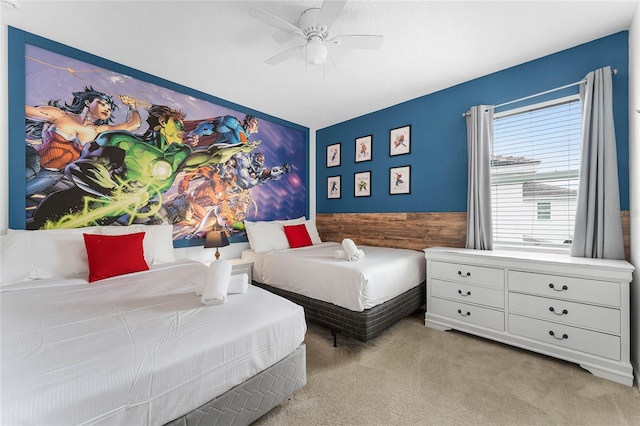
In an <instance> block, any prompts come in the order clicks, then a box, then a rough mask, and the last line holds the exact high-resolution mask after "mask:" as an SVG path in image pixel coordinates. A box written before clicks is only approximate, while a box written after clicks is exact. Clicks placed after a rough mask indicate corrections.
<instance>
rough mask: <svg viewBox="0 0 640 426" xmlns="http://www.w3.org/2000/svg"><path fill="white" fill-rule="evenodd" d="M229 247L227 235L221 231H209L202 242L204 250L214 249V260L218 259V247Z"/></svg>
mask: <svg viewBox="0 0 640 426" xmlns="http://www.w3.org/2000/svg"><path fill="white" fill-rule="evenodd" d="M228 245H229V240H228V239H227V234H225V233H224V232H222V231H209V232H207V236H206V238H205V240H204V248H213V247H215V248H216V260H218V259H220V252H219V251H218V247H225V246H228Z"/></svg>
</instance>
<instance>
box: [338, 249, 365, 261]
mask: <svg viewBox="0 0 640 426" xmlns="http://www.w3.org/2000/svg"><path fill="white" fill-rule="evenodd" d="M333 255H334V257H335V258H336V259H347V252H346V251H344V250H336V251H335V253H334V254H333ZM353 258H354V261H357V260H360V259H364V251H362V250H361V249H358V250H356V252H355V254H354V256H353Z"/></svg>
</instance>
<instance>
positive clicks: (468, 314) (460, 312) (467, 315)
mask: <svg viewBox="0 0 640 426" xmlns="http://www.w3.org/2000/svg"><path fill="white" fill-rule="evenodd" d="M458 313H459V314H460V315H462V316H463V317H469V316H471V312H469V311H467V313H466V314H463V313H462V311H461V310H460V309H458Z"/></svg>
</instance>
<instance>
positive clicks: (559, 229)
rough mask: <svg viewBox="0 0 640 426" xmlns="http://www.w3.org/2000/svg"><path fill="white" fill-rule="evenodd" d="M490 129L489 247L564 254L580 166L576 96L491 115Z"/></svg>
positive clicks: (575, 197) (571, 222) (571, 233)
mask: <svg viewBox="0 0 640 426" xmlns="http://www.w3.org/2000/svg"><path fill="white" fill-rule="evenodd" d="M493 125H494V129H493V147H492V156H491V202H492V214H493V244H494V247H502V248H505V247H518V248H522V247H529V248H531V247H537V248H540V249H545V250H557V249H561V250H569V247H570V245H571V241H572V240H573V226H574V220H575V212H576V202H577V195H578V171H579V165H580V126H581V114H580V100H579V98H578V96H577V95H574V96H569V97H564V98H561V99H556V100H553V101H549V102H544V103H541V104H536V105H531V106H528V107H525V108H518V109H513V110H509V111H504V112H500V113H496V114H495V116H494V123H493Z"/></svg>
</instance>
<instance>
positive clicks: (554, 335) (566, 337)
mask: <svg viewBox="0 0 640 426" xmlns="http://www.w3.org/2000/svg"><path fill="white" fill-rule="evenodd" d="M549 335H550V336H552V337H553V338H554V339H556V340H565V339H568V338H569V336H567V335H566V334H563V335H562V337H556V334H555V333H554V332H553V331H549Z"/></svg>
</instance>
